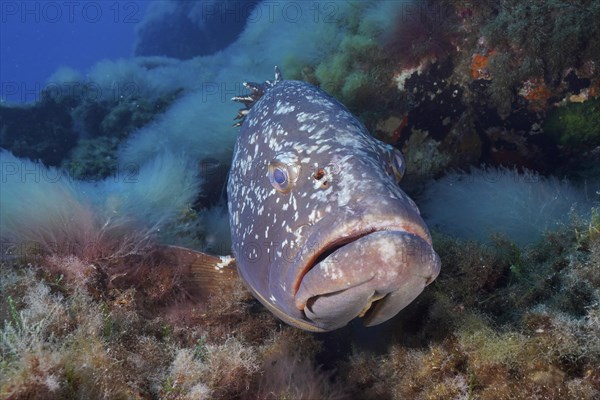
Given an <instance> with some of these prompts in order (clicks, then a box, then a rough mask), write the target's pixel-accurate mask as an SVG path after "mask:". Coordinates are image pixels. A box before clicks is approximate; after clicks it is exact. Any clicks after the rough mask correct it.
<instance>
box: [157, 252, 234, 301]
mask: <svg viewBox="0 0 600 400" xmlns="http://www.w3.org/2000/svg"><path fill="white" fill-rule="evenodd" d="M163 254H164V256H165V257H167V258H168V259H169V260H170V262H171V263H172V264H173V265H176V266H177V267H178V269H179V270H180V271H181V274H182V276H181V279H182V282H184V284H185V286H186V288H187V289H188V290H189V291H190V293H193V294H194V295H196V296H198V297H201V298H208V297H210V296H211V295H213V294H216V293H221V292H223V290H226V288H228V287H230V286H231V285H232V284H233V283H234V282H235V281H237V280H238V279H239V277H238V273H237V268H236V264H235V259H234V258H233V257H230V256H214V255H211V254H206V253H203V252H200V251H196V250H192V249H187V248H185V247H179V246H165V247H164V248H163Z"/></svg>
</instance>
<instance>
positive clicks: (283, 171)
mask: <svg viewBox="0 0 600 400" xmlns="http://www.w3.org/2000/svg"><path fill="white" fill-rule="evenodd" d="M269 182H271V185H272V186H273V187H274V188H275V189H276V190H277V191H278V192H280V193H287V192H288V191H289V190H290V189H291V188H292V184H291V179H290V171H289V168H288V166H287V165H286V164H283V163H281V162H279V161H273V162H271V163H270V164H269Z"/></svg>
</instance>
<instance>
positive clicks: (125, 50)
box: [0, 0, 148, 103]
mask: <svg viewBox="0 0 600 400" xmlns="http://www.w3.org/2000/svg"><path fill="white" fill-rule="evenodd" d="M147 8H148V2H146V1H73V2H62V1H57V2H54V1H7V0H2V1H0V101H5V102H10V103H30V102H34V101H35V100H37V98H38V96H39V91H40V89H42V88H43V87H44V85H46V84H47V83H48V78H49V77H50V76H51V75H52V74H53V73H54V72H55V71H56V70H57V69H58V68H59V67H60V66H68V67H71V68H73V69H75V70H77V71H81V72H83V73H85V71H87V70H88V69H89V68H90V67H91V66H92V65H94V64H95V63H96V62H97V61H99V60H102V59H105V58H108V59H117V58H121V57H130V56H131V55H132V54H133V47H134V41H135V26H136V24H137V23H138V22H140V21H141V20H142V19H143V17H144V14H145V12H146V10H147Z"/></svg>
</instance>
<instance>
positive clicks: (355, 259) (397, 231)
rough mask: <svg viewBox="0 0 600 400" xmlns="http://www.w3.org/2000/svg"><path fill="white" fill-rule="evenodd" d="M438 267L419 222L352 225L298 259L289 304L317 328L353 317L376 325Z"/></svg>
mask: <svg viewBox="0 0 600 400" xmlns="http://www.w3.org/2000/svg"><path fill="white" fill-rule="evenodd" d="M439 271H440V259H439V257H438V255H437V254H436V253H435V251H434V250H433V248H432V246H431V237H430V236H429V232H428V231H427V228H425V227H424V225H421V224H406V223H404V224H400V225H397V224H390V225H380V226H371V227H366V228H363V229H357V230H354V231H351V233H350V234H347V235H345V236H344V237H342V238H337V239H335V240H331V241H329V242H328V243H327V244H326V245H324V246H323V247H322V248H321V249H320V250H319V251H318V252H317V253H316V254H315V255H314V257H312V258H311V259H310V260H309V262H308V263H306V264H305V265H304V268H303V270H302V272H301V274H300V275H299V277H298V279H297V281H296V285H295V289H296V290H295V298H294V300H295V305H296V307H297V308H298V309H299V310H300V311H301V312H302V314H303V316H304V318H306V319H307V320H309V321H310V322H311V323H313V324H314V325H315V326H318V327H319V328H321V329H323V330H333V329H337V328H339V327H342V326H344V325H346V324H347V323H348V322H350V320H352V319H354V318H356V317H362V318H363V322H364V324H365V325H367V326H372V325H377V324H379V323H382V322H385V321H386V320H388V319H389V318H391V317H393V316H394V315H396V314H397V313H398V312H399V311H400V310H401V309H402V308H404V307H406V306H407V305H408V304H409V303H410V302H412V301H413V300H414V299H415V298H416V297H417V296H418V295H419V294H420V293H421V292H422V291H423V289H424V288H425V286H427V285H429V284H430V283H431V282H432V281H433V280H434V279H435V278H436V277H437V275H438V274H439Z"/></svg>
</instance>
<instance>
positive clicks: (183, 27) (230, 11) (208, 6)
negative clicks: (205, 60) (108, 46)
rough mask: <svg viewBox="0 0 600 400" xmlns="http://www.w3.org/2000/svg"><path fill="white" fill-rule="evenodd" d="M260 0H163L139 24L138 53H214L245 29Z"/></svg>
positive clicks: (182, 57) (182, 56) (189, 55)
mask: <svg viewBox="0 0 600 400" xmlns="http://www.w3.org/2000/svg"><path fill="white" fill-rule="evenodd" d="M257 3H259V1H257V0H250V1H231V0H211V1H200V2H191V1H160V2H155V3H151V4H150V7H149V9H148V12H147V15H146V17H145V18H144V19H143V20H142V22H141V23H140V24H138V25H137V26H136V30H137V40H136V43H135V50H134V54H135V55H136V56H166V57H173V58H178V59H180V60H186V59H190V58H194V57H197V56H204V55H208V54H213V53H215V52H217V51H219V50H223V49H224V48H226V47H227V46H228V45H230V44H231V43H233V42H234V41H235V40H236V39H237V38H238V36H239V35H240V33H241V32H242V31H243V30H244V27H245V25H246V20H247V19H248V17H250V16H251V13H252V11H253V9H254V6H255V5H256V4H257Z"/></svg>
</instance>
